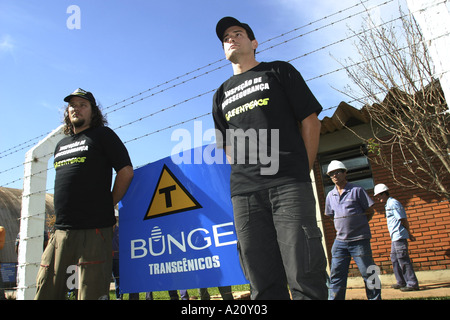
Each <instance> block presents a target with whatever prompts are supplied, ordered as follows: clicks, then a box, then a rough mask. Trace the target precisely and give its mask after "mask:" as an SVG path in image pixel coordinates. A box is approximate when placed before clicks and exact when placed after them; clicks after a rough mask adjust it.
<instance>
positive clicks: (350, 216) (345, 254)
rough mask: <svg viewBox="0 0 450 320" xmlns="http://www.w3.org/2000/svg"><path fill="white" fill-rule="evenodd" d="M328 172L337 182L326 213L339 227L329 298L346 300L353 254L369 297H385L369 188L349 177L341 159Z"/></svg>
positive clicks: (334, 244) (335, 225)
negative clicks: (376, 259) (371, 224)
mask: <svg viewBox="0 0 450 320" xmlns="http://www.w3.org/2000/svg"><path fill="white" fill-rule="evenodd" d="M327 174H328V175H329V176H330V178H331V180H332V181H333V183H334V184H335V188H334V189H333V190H331V191H330V192H329V193H328V195H327V198H326V201H325V215H327V216H329V217H330V218H331V219H332V220H333V222H334V227H335V229H336V239H335V240H334V243H333V247H332V249H331V255H332V258H331V271H330V284H329V297H328V298H329V299H330V300H344V299H345V292H346V289H347V277H348V268H349V266H350V261H351V259H352V258H353V260H354V261H355V263H356V265H357V266H358V269H359V271H360V272H361V275H362V277H363V279H364V284H365V286H366V295H367V299H369V300H380V299H381V282H380V280H379V277H378V274H379V268H378V267H377V266H376V265H375V262H374V261H373V257H372V249H371V247H370V238H371V233H370V227H369V221H370V219H371V218H372V216H373V209H372V208H371V207H372V205H373V201H372V199H370V197H369V195H368V194H367V193H366V191H365V190H364V189H363V188H361V187H359V186H357V185H355V184H352V183H349V182H348V181H347V168H346V167H345V165H344V164H343V163H342V162H340V161H337V160H333V161H331V162H330V164H329V165H328V170H327Z"/></svg>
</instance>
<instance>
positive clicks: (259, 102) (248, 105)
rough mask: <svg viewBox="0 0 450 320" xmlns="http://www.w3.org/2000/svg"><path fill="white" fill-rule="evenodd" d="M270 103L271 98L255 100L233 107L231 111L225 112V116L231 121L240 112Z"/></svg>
mask: <svg viewBox="0 0 450 320" xmlns="http://www.w3.org/2000/svg"><path fill="white" fill-rule="evenodd" d="M268 104H269V98H265V99H259V100H253V101H250V102H248V103H246V104H244V105H242V106H239V107H236V108H234V109H231V110H230V111H228V112H227V113H226V114H225V118H226V119H227V121H230V119H231V118H232V117H234V116H237V115H238V114H241V113H244V112H247V111H248V110H252V109H253V108H255V107H262V106H267V105H268Z"/></svg>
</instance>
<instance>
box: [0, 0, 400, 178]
mask: <svg viewBox="0 0 450 320" xmlns="http://www.w3.org/2000/svg"><path fill="white" fill-rule="evenodd" d="M368 1H369V0H365V1H361V2H358V3H356V4H354V5H352V6H349V7H347V8H345V9H342V10H338V11H336V12H335V13H332V14H330V15H328V16H324V17H322V18H320V19H317V20H314V21H311V22H309V23H307V24H305V25H303V26H300V27H297V28H294V29H292V30H289V31H287V32H285V33H282V34H280V35H277V36H275V37H273V38H270V39H268V40H265V41H263V42H261V43H260V46H261V45H263V44H265V43H268V42H270V41H273V40H275V39H278V38H281V37H284V36H286V35H288V34H291V33H293V32H296V31H299V30H301V29H304V28H306V27H308V26H311V25H314V24H316V23H318V22H321V21H324V20H327V19H329V18H331V17H333V16H336V15H338V14H341V13H343V12H346V11H348V10H351V9H353V8H356V7H359V6H362V5H364V3H366V2H368ZM392 1H393V0H387V1H385V2H383V3H381V4H378V5H376V6H375V7H373V8H377V7H380V6H383V5H386V4H388V3H390V2H392ZM373 8H371V9H373ZM367 10H368V9H366V10H364V11H360V12H358V13H356V14H353V15H350V16H348V17H346V18H343V19H339V20H337V21H334V22H332V23H330V24H327V25H325V26H322V27H319V28H316V29H315V30H313V31H309V32H307V33H305V34H302V35H300V36H297V37H294V38H292V39H289V40H286V41H284V42H282V43H280V44H277V45H274V46H272V47H269V48H267V49H264V50H262V51H258V53H260V52H263V51H266V50H269V49H273V48H275V47H276V46H279V45H281V44H285V43H288V42H290V41H292V40H294V39H297V38H299V37H302V36H304V35H306V34H310V33H311V32H317V31H319V30H321V29H323V28H326V27H330V26H333V25H335V24H336V23H339V22H343V21H344V20H347V19H350V18H353V17H355V16H357V15H359V14H362V13H364V12H365V11H367ZM369 10H370V9H369ZM222 61H225V58H222V59H219V60H216V61H214V62H211V63H208V64H206V65H204V66H202V67H199V68H196V69H194V70H192V71H189V72H187V73H185V74H183V75H180V76H177V77H175V78H173V79H170V80H167V81H164V82H162V83H160V84H158V85H156V86H154V87H151V88H149V89H146V90H144V91H142V92H139V93H137V94H135V95H132V96H130V97H128V98H126V99H123V100H121V101H119V102H116V103H114V104H112V105H110V106H108V107H106V108H103V110H105V111H106V110H108V109H110V108H112V107H115V106H118V105H120V104H122V103H124V102H126V101H129V100H132V99H134V98H136V97H139V96H141V95H143V94H145V93H147V92H150V91H153V90H155V89H158V88H160V87H162V86H164V85H167V84H169V83H172V82H174V81H176V80H179V79H182V78H184V77H186V76H188V75H191V74H193V73H195V72H198V71H200V70H203V69H205V68H207V67H210V66H213V65H215V64H217V63H219V62H222ZM227 65H228V64H225V65H222V66H220V67H218V68H215V69H213V70H210V71H207V72H204V73H203V74H201V75H198V76H194V77H192V78H189V79H187V80H185V81H182V82H179V83H177V84H175V85H172V86H171V87H169V88H166V89H162V90H160V91H158V92H157V93H154V94H152V95H149V96H146V97H143V98H140V99H138V100H136V101H133V102H130V103H128V104H126V105H124V106H120V107H118V108H116V109H113V110H111V111H109V112H106V113H105V114H110V113H113V112H116V111H118V110H121V109H124V108H125V107H127V106H130V105H133V104H136V103H138V102H140V101H142V100H144V99H146V98H149V97H152V96H155V95H156V94H159V93H162V92H165V91H167V90H170V89H173V88H175V87H177V86H179V85H182V84H185V83H187V82H189V81H192V80H195V79H198V78H200V77H201V76H204V75H207V74H210V73H211V72H214V71H217V70H219V69H222V68H223V67H225V66H227ZM47 134H48V133H45V134H42V135H40V136H38V137H35V138H32V139H30V140H27V141H25V142H23V143H21V144H18V145H16V146H13V147H11V148H9V149H7V150H4V151H1V152H0V155H1V154H3V153H5V152H7V151H9V150H13V149H15V148H17V147H19V146H21V145H24V144H27V145H26V146H24V147H22V148H20V149H19V150H16V151H14V152H12V153H15V152H18V151H20V150H23V149H25V148H27V147H29V146H32V145H30V144H29V143H30V142H31V141H35V140H36V139H39V138H42V137H45V136H46V135H47ZM12 153H10V154H12ZM10 154H8V155H10ZM5 156H6V155H5ZM1 158H2V157H0V159H1ZM0 173H1V172H0Z"/></svg>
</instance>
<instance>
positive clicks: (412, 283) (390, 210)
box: [373, 183, 419, 291]
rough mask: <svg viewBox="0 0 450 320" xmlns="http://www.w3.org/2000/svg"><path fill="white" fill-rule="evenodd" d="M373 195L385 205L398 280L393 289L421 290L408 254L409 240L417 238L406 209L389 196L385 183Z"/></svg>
mask: <svg viewBox="0 0 450 320" xmlns="http://www.w3.org/2000/svg"><path fill="white" fill-rule="evenodd" d="M373 195H374V197H376V198H377V199H378V201H380V202H381V203H384V204H385V206H384V208H385V214H386V222H387V226H388V229H389V234H390V236H391V261H392V268H393V270H394V275H395V279H396V280H397V283H396V284H394V285H392V288H394V289H400V290H401V291H414V290H419V282H418V280H417V277H416V274H415V272H414V269H413V266H412V263H411V259H410V258H409V254H408V239H410V240H411V241H415V240H416V238H415V237H414V236H413V235H412V233H411V231H410V229H409V223H408V220H407V217H406V212H405V209H404V208H403V206H402V204H401V203H400V202H399V201H398V200H396V199H394V198H392V197H391V196H390V195H389V188H388V187H387V186H386V185H385V184H383V183H380V184H377V185H376V186H375V188H374V194H373Z"/></svg>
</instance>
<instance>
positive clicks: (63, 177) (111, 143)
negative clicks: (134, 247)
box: [35, 89, 133, 300]
mask: <svg viewBox="0 0 450 320" xmlns="http://www.w3.org/2000/svg"><path fill="white" fill-rule="evenodd" d="M64 101H66V102H68V103H69V104H68V106H67V108H66V111H65V114H64V115H65V118H64V122H65V128H64V133H65V134H66V135H68V136H67V137H65V138H63V139H62V140H61V141H59V142H58V143H57V145H56V148H55V155H54V167H55V170H56V176H55V196H54V203H55V215H56V221H55V232H54V234H53V236H52V238H51V239H50V241H49V244H48V245H47V248H46V249H45V251H44V253H43V255H42V259H41V266H40V269H39V272H38V275H37V281H36V285H37V291H36V296H35V299H36V300H40V299H51V300H57V299H65V295H66V292H67V290H68V289H71V288H68V286H69V285H73V286H74V287H75V288H77V289H79V290H78V299H79V300H92V299H95V300H97V299H108V298H109V285H110V281H111V271H112V235H113V226H114V224H115V222H116V219H115V216H114V206H115V205H116V204H117V203H118V202H119V201H120V200H121V199H122V197H123V196H124V195H125V193H126V191H127V189H128V186H129V185H130V183H131V180H132V178H133V167H132V164H131V161H130V157H129V155H128V151H127V149H126V148H125V146H124V145H123V143H122V141H121V140H120V139H119V137H118V136H117V135H116V134H115V133H114V132H113V131H112V130H111V129H110V128H108V127H106V126H105V125H106V124H107V122H106V119H105V118H104V117H103V115H102V113H101V111H100V109H99V107H98V106H97V104H96V101H95V98H94V96H93V95H92V93H90V92H87V91H85V90H83V89H77V90H76V91H75V92H73V93H71V94H70V95H68V96H67V97H66V98H65V99H64ZM113 169H114V170H115V171H116V173H117V176H116V178H115V181H114V185H113V188H112V190H111V185H112V170H113ZM69 267H75V268H69ZM74 270H76V273H75V277H73V278H72V280H71V279H70V278H69V279H67V277H68V273H69V274H71V273H72V274H73V272H74ZM76 275H78V276H79V282H78V279H77V277H76ZM78 283H79V284H80V285H81V287H80V288H78Z"/></svg>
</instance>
